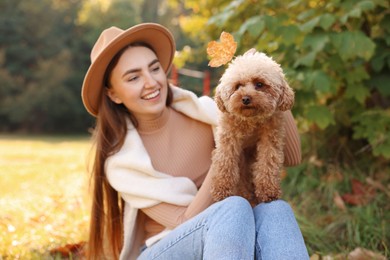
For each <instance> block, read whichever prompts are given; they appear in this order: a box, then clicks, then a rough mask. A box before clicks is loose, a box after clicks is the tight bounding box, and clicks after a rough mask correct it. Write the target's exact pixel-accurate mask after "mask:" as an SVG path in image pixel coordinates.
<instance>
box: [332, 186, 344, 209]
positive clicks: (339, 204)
mask: <svg viewBox="0 0 390 260" xmlns="http://www.w3.org/2000/svg"><path fill="white" fill-rule="evenodd" d="M333 202H334V204H335V205H336V207H337V208H339V209H341V210H342V211H347V207H346V206H345V203H344V201H343V199H342V198H341V196H340V194H339V193H338V192H337V191H336V192H334V194H333Z"/></svg>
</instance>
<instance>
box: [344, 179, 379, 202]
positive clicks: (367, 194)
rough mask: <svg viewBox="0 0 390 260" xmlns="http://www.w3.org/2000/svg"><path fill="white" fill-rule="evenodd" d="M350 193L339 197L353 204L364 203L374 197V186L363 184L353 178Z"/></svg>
mask: <svg viewBox="0 0 390 260" xmlns="http://www.w3.org/2000/svg"><path fill="white" fill-rule="evenodd" d="M351 183H352V193H346V194H344V195H342V196H341V198H342V199H343V200H344V201H345V202H346V203H348V204H351V205H354V206H360V205H366V204H368V203H369V202H370V201H371V200H372V199H373V198H374V197H375V194H376V192H375V188H373V187H372V186H368V185H364V184H363V183H362V182H360V181H358V180H355V179H353V180H352V181H351Z"/></svg>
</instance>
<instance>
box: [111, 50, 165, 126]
mask: <svg viewBox="0 0 390 260" xmlns="http://www.w3.org/2000/svg"><path fill="white" fill-rule="evenodd" d="M109 80H110V85H111V87H110V88H109V89H108V96H109V97H110V99H111V100H112V101H113V102H115V103H117V104H124V105H125V106H126V108H127V109H128V110H129V111H130V112H131V113H132V114H133V115H134V116H135V118H136V119H137V120H142V119H146V120H148V119H154V118H156V117H158V116H160V115H161V113H162V111H163V110H164V109H165V107H166V105H165V104H166V100H167V93H168V81H167V76H166V74H165V72H164V70H163V68H162V67H161V64H160V62H159V61H158V59H157V56H156V54H155V53H154V52H153V51H152V50H150V49H149V48H147V47H143V46H135V47H130V48H128V49H127V50H125V52H124V53H123V54H122V56H121V57H120V58H119V60H118V63H117V65H116V66H115V67H114V69H113V70H112V72H111V77H110V79H109Z"/></svg>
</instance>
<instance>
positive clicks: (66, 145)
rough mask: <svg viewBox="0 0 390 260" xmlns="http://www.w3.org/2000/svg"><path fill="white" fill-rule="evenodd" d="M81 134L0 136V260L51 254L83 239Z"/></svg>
mask: <svg viewBox="0 0 390 260" xmlns="http://www.w3.org/2000/svg"><path fill="white" fill-rule="evenodd" d="M89 149H90V142H89V139H88V138H86V137H84V138H83V137H74V138H73V137H39V136H38V137H25V136H5V135H0V208H1V211H0V259H53V258H55V257H53V256H50V254H49V251H50V250H51V249H53V248H56V247H58V246H64V245H66V244H69V243H79V242H81V241H85V240H86V236H87V229H88V221H89V212H88V211H89V205H88V189H89V186H88V174H87V170H86V165H87V164H86V162H87V156H88V153H89Z"/></svg>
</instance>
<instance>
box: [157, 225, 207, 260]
mask: <svg viewBox="0 0 390 260" xmlns="http://www.w3.org/2000/svg"><path fill="white" fill-rule="evenodd" d="M206 225H207V221H206V220H203V221H202V222H199V224H198V225H196V226H195V227H193V228H192V229H190V230H188V231H187V232H185V233H183V234H182V235H180V236H178V237H177V238H176V239H175V240H174V241H172V242H171V243H169V244H168V245H167V246H166V247H165V248H163V249H162V250H161V251H159V252H158V253H156V254H155V255H153V256H152V259H156V258H157V257H159V256H160V255H161V254H163V253H164V252H165V251H167V250H168V249H169V248H171V247H172V246H174V245H175V244H177V243H178V242H179V241H181V240H182V239H183V238H185V237H187V236H189V235H190V234H192V233H193V232H195V231H197V230H199V229H201V228H203V227H204V226H206Z"/></svg>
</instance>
